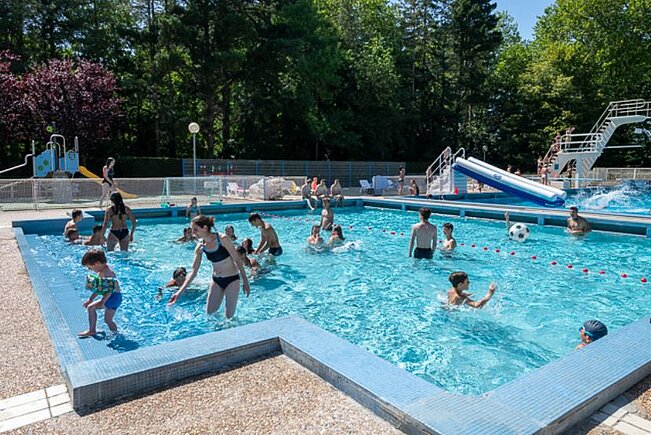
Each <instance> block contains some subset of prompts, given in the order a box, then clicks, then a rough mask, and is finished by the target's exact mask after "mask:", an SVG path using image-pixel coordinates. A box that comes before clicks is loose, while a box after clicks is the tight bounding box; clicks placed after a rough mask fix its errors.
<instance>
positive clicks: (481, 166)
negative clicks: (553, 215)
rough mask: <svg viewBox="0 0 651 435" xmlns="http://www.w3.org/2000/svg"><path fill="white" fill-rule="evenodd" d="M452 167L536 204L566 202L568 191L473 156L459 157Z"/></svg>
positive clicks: (553, 205) (546, 204) (557, 205)
mask: <svg viewBox="0 0 651 435" xmlns="http://www.w3.org/2000/svg"><path fill="white" fill-rule="evenodd" d="M452 168H453V169H454V170H455V171H457V172H461V173H462V174H464V175H465V176H467V177H470V178H473V179H475V180H477V181H480V182H482V183H484V184H487V185H489V186H491V187H494V188H496V189H499V190H501V191H503V192H507V193H510V194H512V195H515V196H519V197H520V198H523V199H525V200H527V201H530V202H533V203H536V204H540V205H545V206H552V207H559V206H562V205H563V204H565V198H566V197H567V193H565V192H564V191H562V190H560V189H556V188H555V187H551V186H545V185H543V184H540V183H536V182H535V181H531V180H528V179H526V178H524V177H520V176H518V175H515V174H511V173H510V172H506V171H504V170H502V169H500V168H496V167H495V166H492V165H489V164H488V163H486V162H483V161H481V160H479V159H475V158H473V157H470V158H469V159H468V160H466V159H463V158H460V157H459V158H457V160H456V161H455V162H454V165H452Z"/></svg>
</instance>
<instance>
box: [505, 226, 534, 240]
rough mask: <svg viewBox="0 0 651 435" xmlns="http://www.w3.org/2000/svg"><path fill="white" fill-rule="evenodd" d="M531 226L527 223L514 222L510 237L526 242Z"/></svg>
mask: <svg viewBox="0 0 651 435" xmlns="http://www.w3.org/2000/svg"><path fill="white" fill-rule="evenodd" d="M529 234H530V232H529V227H528V226H526V225H525V224H513V225H511V228H510V229H509V239H511V240H515V241H516V242H524V241H525V240H527V237H529Z"/></svg>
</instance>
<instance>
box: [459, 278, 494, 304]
mask: <svg viewBox="0 0 651 435" xmlns="http://www.w3.org/2000/svg"><path fill="white" fill-rule="evenodd" d="M448 279H449V280H450V284H452V288H451V289H450V290H448V305H463V304H466V305H470V306H471V307H473V308H481V307H483V306H484V305H486V302H488V301H489V300H490V298H491V297H492V296H493V294H494V293H495V290H496V289H497V285H496V284H495V283H494V282H492V283H491V285H490V286H489V287H488V293H486V296H484V297H483V298H482V299H480V300H479V301H473V300H472V299H470V296H472V294H471V293H465V291H466V290H468V288H470V278H469V277H468V274H467V273H466V272H452V273H451V274H450V277H449V278H448Z"/></svg>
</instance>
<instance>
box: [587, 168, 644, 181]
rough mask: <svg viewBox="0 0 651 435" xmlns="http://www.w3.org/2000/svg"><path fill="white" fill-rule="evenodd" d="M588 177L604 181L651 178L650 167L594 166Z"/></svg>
mask: <svg viewBox="0 0 651 435" xmlns="http://www.w3.org/2000/svg"><path fill="white" fill-rule="evenodd" d="M588 177H589V178H597V179H599V180H603V181H606V182H615V181H617V180H621V179H630V180H651V168H594V169H592V170H591V171H590V175H589V176H588Z"/></svg>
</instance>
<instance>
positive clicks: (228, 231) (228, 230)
mask: <svg viewBox="0 0 651 435" xmlns="http://www.w3.org/2000/svg"><path fill="white" fill-rule="evenodd" d="M224 234H226V235H227V236H228V238H229V239H231V242H235V241H236V240H237V236H236V235H235V227H233V225H226V227H225V228H224Z"/></svg>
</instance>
